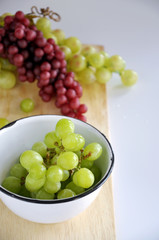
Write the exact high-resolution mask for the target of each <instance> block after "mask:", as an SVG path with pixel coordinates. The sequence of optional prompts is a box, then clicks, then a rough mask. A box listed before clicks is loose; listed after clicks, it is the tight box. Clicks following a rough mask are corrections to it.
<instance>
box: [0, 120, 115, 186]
mask: <svg viewBox="0 0 159 240" xmlns="http://www.w3.org/2000/svg"><path fill="white" fill-rule="evenodd" d="M61 118H66V117H63V116H57V115H40V116H32V117H28V118H23V119H20V120H17V121H16V122H15V123H14V124H12V125H10V126H8V127H6V128H3V129H1V130H0V166H1V167H0V184H1V183H2V181H3V179H4V178H5V177H6V175H7V174H8V173H9V169H10V168H11V166H13V164H14V163H16V162H17V161H18V159H19V157H20V155H21V153H22V152H24V151H25V150H28V149H31V147H32V145H33V144H34V143H35V142H37V141H43V140H44V137H45V135H46V133H48V132H50V131H53V130H55V126H56V123H57V122H58V120H60V119H61ZM69 119H71V121H73V122H74V124H75V133H80V134H81V135H82V136H83V137H84V138H85V141H86V145H87V144H89V143H91V142H98V143H100V144H101V145H102V148H103V152H102V155H101V157H100V158H99V159H98V160H96V165H97V166H98V167H99V168H100V170H101V173H102V178H104V176H105V175H106V174H107V173H108V171H109V169H110V166H111V164H112V157H113V156H112V150H111V148H110V145H109V143H108V141H107V140H106V138H105V137H104V136H103V134H102V133H101V132H99V131H98V130H97V129H96V128H94V127H93V126H91V125H89V124H87V123H84V122H82V121H79V120H77V119H73V118H69Z"/></svg>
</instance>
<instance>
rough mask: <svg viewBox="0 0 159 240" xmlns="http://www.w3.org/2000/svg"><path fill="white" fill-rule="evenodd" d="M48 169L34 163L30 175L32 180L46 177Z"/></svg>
mask: <svg viewBox="0 0 159 240" xmlns="http://www.w3.org/2000/svg"><path fill="white" fill-rule="evenodd" d="M45 174H46V167H45V166H44V165H43V164H39V163H34V164H32V165H31V167H30V170H29V175H30V177H31V178H34V179H39V178H43V177H45Z"/></svg>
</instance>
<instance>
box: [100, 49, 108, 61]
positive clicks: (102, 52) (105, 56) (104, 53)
mask: <svg viewBox="0 0 159 240" xmlns="http://www.w3.org/2000/svg"><path fill="white" fill-rule="evenodd" d="M100 53H101V54H102V55H103V56H104V58H105V60H106V59H109V57H110V56H109V54H108V53H107V52H105V51H100Z"/></svg>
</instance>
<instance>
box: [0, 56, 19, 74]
mask: <svg viewBox="0 0 159 240" xmlns="http://www.w3.org/2000/svg"><path fill="white" fill-rule="evenodd" d="M0 63H1V68H2V69H3V70H8V71H15V70H16V66H14V65H13V64H11V63H10V62H9V60H8V59H7V58H0Z"/></svg>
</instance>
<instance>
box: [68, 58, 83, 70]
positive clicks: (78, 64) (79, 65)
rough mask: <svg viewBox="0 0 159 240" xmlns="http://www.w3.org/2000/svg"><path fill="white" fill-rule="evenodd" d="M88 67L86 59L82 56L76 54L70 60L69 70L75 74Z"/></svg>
mask: <svg viewBox="0 0 159 240" xmlns="http://www.w3.org/2000/svg"><path fill="white" fill-rule="evenodd" d="M86 66H87V62H86V58H85V57H84V56H82V55H79V54H76V55H74V56H72V57H71V58H70V59H69V68H70V70H72V71H74V72H80V71H82V70H84V69H85V68H86Z"/></svg>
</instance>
